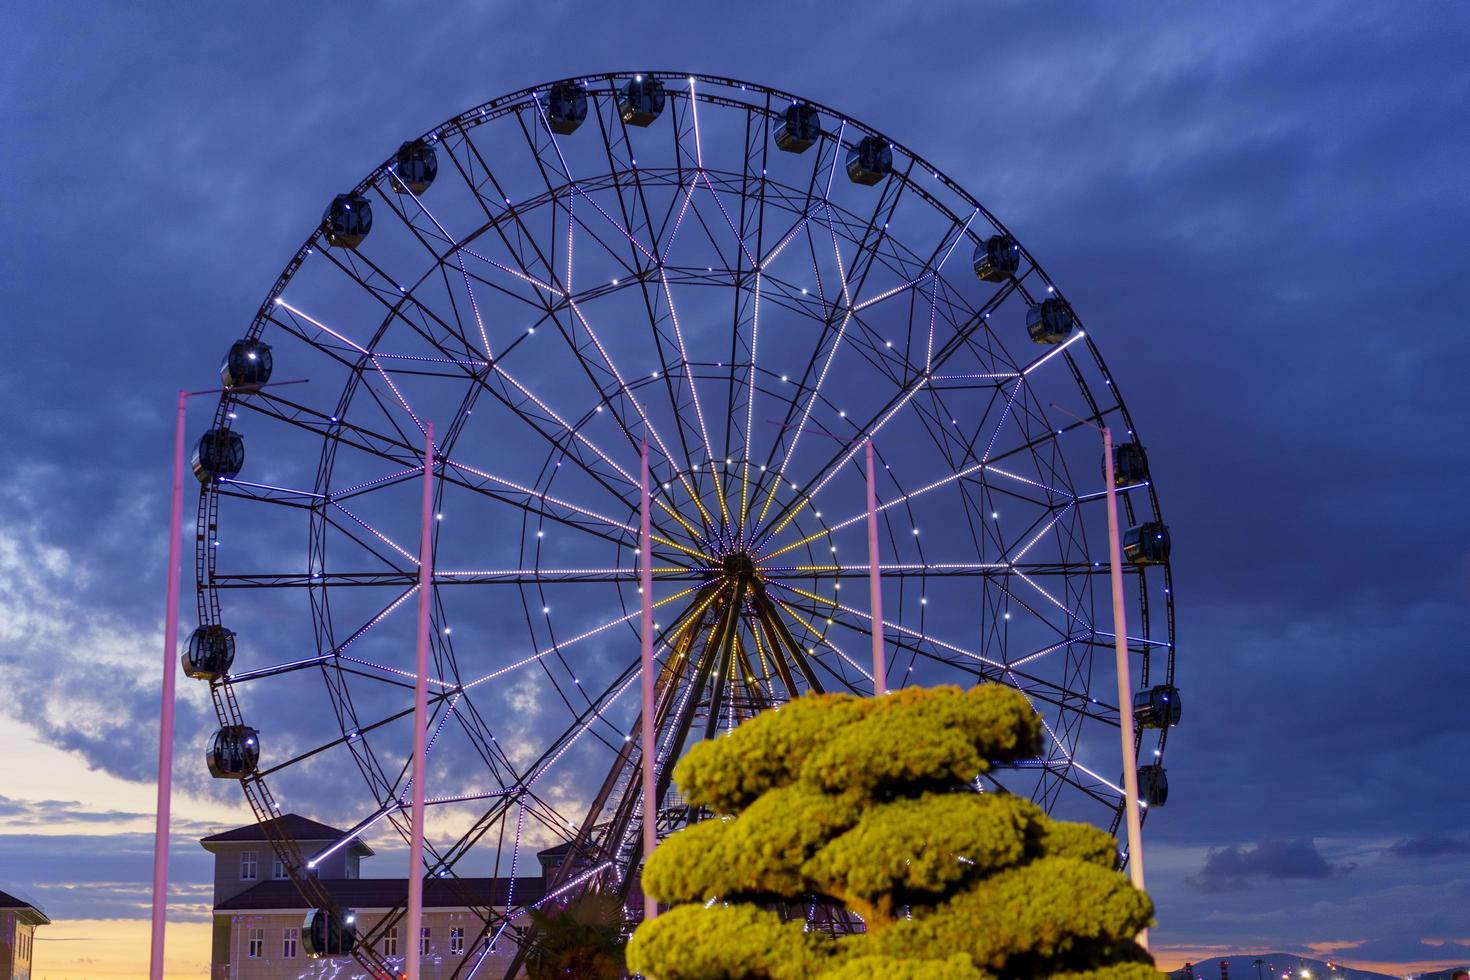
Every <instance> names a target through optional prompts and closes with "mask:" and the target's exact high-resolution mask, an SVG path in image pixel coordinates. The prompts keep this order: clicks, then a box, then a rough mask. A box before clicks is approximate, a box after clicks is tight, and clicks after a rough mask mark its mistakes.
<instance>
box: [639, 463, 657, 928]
mask: <svg viewBox="0 0 1470 980" xmlns="http://www.w3.org/2000/svg"><path fill="white" fill-rule="evenodd" d="M640 501H641V502H640V506H639V513H638V591H639V592H640V593H641V599H642V600H643V601H642V603H641V606H642V621H641V623H640V626H639V630H638V634H639V637H640V639H641V641H642V651H641V652H642V658H643V726H642V728H643V765H642V768H643V863H644V866H645V867H647V865H648V861H649V859H650V858H652V857H653V848H654V846H655V845H656V844H657V843H658V787H657V782H656V779H655V772H654V766H655V765H656V764H657V762H658V743H657V742H655V741H654V734H653V534H652V531H651V524H650V520H649V509H650V508H649V494H648V439H647V438H645V439H644V440H643V472H642V494H641V497H640ZM657 916H658V903H657V902H655V901H654V900H653V896H652V895H650V894H648V886H647V885H645V886H644V887H643V917H644V918H645V919H653V918H656V917H657Z"/></svg>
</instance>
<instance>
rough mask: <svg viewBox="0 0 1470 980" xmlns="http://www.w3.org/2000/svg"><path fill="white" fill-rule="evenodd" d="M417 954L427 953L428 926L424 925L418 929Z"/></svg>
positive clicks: (423, 954) (426, 954) (424, 954)
mask: <svg viewBox="0 0 1470 980" xmlns="http://www.w3.org/2000/svg"><path fill="white" fill-rule="evenodd" d="M419 955H420V956H428V955H429V927H428V926H424V927H423V928H422V929H420V930H419Z"/></svg>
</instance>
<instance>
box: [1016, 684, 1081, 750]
mask: <svg viewBox="0 0 1470 980" xmlns="http://www.w3.org/2000/svg"><path fill="white" fill-rule="evenodd" d="M1006 676H1007V677H1009V678H1010V679H1011V686H1012V687H1014V688H1015V689H1016V690H1017V691H1020V692H1021V697H1023V698H1025V699H1026V703H1027V704H1029V705H1030V706H1031V710H1032V711H1033V712H1035V714H1036V719H1037V720H1038V721H1040V722H1041V727H1042V728H1044V729H1046V734H1047V735H1049V736H1050V737H1051V741H1052V744H1053V745H1055V746H1056V747H1057V751H1058V752H1060V753H1061V754H1062V755H1063V756H1065V757H1066V760H1067V762H1068V763H1069V764H1070V763H1071V762H1072V753H1070V752H1068V751H1067V747H1066V746H1065V745H1063V744H1062V740H1061V739H1060V738H1057V733H1056V732H1055V731H1053V730H1052V727H1051V723H1050V722H1048V721H1047V720H1046V716H1045V715H1043V714H1042V713H1041V712H1040V711H1037V710H1036V702H1035V701H1033V700H1031V695H1029V694H1027V693H1026V692H1025V691H1024V690H1023V689H1022V688H1021V682H1020V681H1019V680H1018V679H1017V678H1016V675H1015V674H1014V673H1013V672H1012V671H1011V668H1010V667H1007V668H1006Z"/></svg>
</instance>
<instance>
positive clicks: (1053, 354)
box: [1021, 330, 1087, 376]
mask: <svg viewBox="0 0 1470 980" xmlns="http://www.w3.org/2000/svg"><path fill="white" fill-rule="evenodd" d="M1086 336H1087V332H1086V331H1084V330H1078V331H1077V332H1076V333H1074V334H1073V335H1072V336H1070V337H1068V338H1067V339H1066V340H1064V341H1062V342H1061V343H1060V344H1058V345H1057V347H1056V349H1055V350H1053V351H1051V352H1050V353H1048V354H1046V355H1045V356H1044V357H1042V358H1041V359H1040V360H1038V361H1033V362H1032V363H1031V365H1030V366H1029V367H1025V368H1022V369H1021V374H1022V375H1023V376H1024V375H1027V374H1030V373H1031V372H1032V371H1035V370H1036V369H1037V368H1039V367H1041V365H1043V364H1045V363H1046V362H1047V361H1049V360H1051V359H1052V358H1053V357H1056V356H1057V355H1058V354H1060V353H1061V352H1062V351H1064V350H1066V349H1067V348H1068V347H1071V346H1072V345H1073V344H1075V343H1076V342H1077V341H1079V340H1081V339H1082V338H1083V337H1086Z"/></svg>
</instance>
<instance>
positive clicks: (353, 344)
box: [275, 296, 373, 357]
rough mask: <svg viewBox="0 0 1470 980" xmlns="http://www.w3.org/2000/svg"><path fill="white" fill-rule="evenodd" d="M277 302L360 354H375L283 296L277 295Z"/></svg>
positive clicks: (370, 355)
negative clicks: (298, 307)
mask: <svg viewBox="0 0 1470 980" xmlns="http://www.w3.org/2000/svg"><path fill="white" fill-rule="evenodd" d="M275 302H276V305H277V306H281V307H285V308H286V309H287V310H290V311H291V312H292V313H293V314H295V315H296V316H299V317H301V318H302V319H303V320H305V321H307V322H308V323H310V324H311V325H312V326H314V327H316V328H317V329H318V330H325V331H326V332H327V333H329V334H331V335H332V336H333V337H336V338H337V339H338V340H340V341H342V343H344V344H346V345H347V346H348V347H351V348H352V349H353V350H355V351H357V352H358V353H359V354H363V355H365V356H367V357H372V356H373V352H372V351H370V350H368V349H367V348H366V347H364V346H362V345H361V344H359V343H357V342H356V341H353V340H348V339H347V338H346V337H345V336H343V335H342V334H340V333H338V332H337V331H335V330H333V329H332V328H331V327H329V326H327V325H326V324H325V323H322V322H321V321H320V320H317V319H314V318H312V317H310V316H308V315H307V314H305V313H303V312H301V311H300V310H298V309H297V308H296V307H294V306H292V305H291V304H290V303H288V302H286V301H285V300H284V299H282V298H281V297H279V296H277V297H276V301H275Z"/></svg>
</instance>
